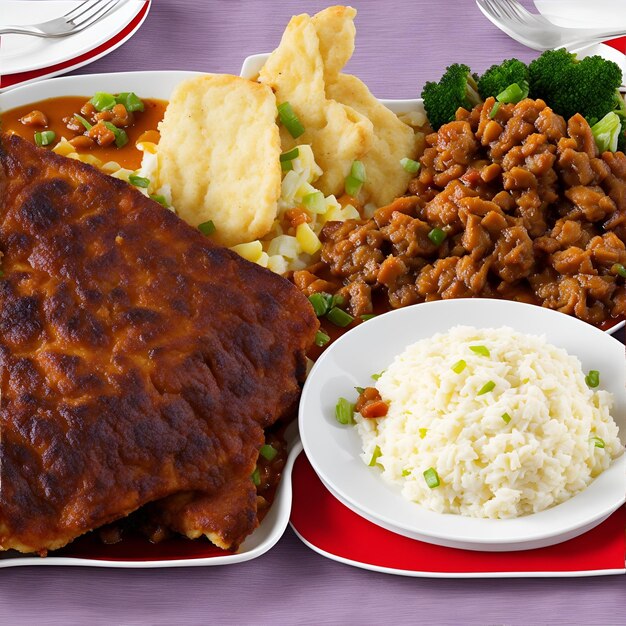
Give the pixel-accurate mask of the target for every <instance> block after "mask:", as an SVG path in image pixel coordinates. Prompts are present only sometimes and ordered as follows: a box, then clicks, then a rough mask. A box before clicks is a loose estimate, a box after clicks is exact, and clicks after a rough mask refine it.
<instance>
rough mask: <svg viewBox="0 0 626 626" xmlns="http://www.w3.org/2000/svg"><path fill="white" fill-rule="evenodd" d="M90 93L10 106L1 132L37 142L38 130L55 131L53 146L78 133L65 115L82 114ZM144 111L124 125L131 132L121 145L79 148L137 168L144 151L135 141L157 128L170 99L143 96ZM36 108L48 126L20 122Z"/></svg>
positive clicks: (122, 164)
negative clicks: (66, 123)
mask: <svg viewBox="0 0 626 626" xmlns="http://www.w3.org/2000/svg"><path fill="white" fill-rule="evenodd" d="M138 95H139V97H141V94H138ZM90 97H91V96H63V97H60V98H50V99H48V100H40V101H38V102H31V103H30V104H26V105H23V106H19V107H16V108H15V109H10V110H8V111H4V112H3V113H2V131H3V132H13V133H17V134H18V135H20V136H21V137H24V139H28V140H29V141H32V142H33V143H34V141H35V139H34V135H35V131H38V130H52V131H54V132H55V134H56V138H55V140H54V141H53V142H52V144H51V146H50V147H51V148H52V147H54V146H55V145H56V144H57V143H58V142H59V141H60V139H61V137H65V138H66V139H67V140H70V139H72V138H73V137H75V136H76V133H75V132H74V131H72V130H69V129H68V128H67V126H66V125H65V123H64V122H63V118H66V117H71V116H73V115H74V114H75V113H79V114H80V109H81V107H82V106H83V105H84V104H85V102H87V100H89V98H90ZM142 100H143V103H144V110H143V111H141V112H139V111H138V112H136V113H134V122H133V124H132V125H131V126H128V127H126V128H124V130H125V131H126V133H127V134H128V139H129V141H128V143H127V144H126V145H125V146H123V147H122V148H117V147H116V146H115V145H112V146H106V147H102V146H94V147H93V148H91V149H90V150H77V152H79V153H81V154H93V155H94V156H95V157H97V158H98V159H101V160H102V161H103V162H105V163H106V162H107V161H117V163H119V164H120V165H121V166H122V167H125V168H128V169H133V170H134V169H137V168H138V167H139V165H140V164H141V157H142V153H141V152H140V151H139V150H137V148H136V147H135V143H136V142H137V140H138V139H139V137H140V136H141V135H142V134H143V133H144V132H146V131H149V130H156V128H157V126H158V124H159V122H160V121H161V120H162V119H163V115H164V114H165V108H166V107H167V102H166V101H165V100H154V99H150V98H142ZM33 110H39V111H42V112H43V113H45V115H46V117H47V118H48V126H46V127H45V128H40V127H34V126H26V125H24V124H22V123H21V122H20V118H21V117H23V116H24V115H27V114H28V113H30V112H31V111H33Z"/></svg>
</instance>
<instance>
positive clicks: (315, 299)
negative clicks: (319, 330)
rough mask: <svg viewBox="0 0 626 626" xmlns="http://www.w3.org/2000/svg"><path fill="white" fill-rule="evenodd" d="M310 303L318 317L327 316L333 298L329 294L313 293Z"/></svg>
mask: <svg viewBox="0 0 626 626" xmlns="http://www.w3.org/2000/svg"><path fill="white" fill-rule="evenodd" d="M309 302H310V303H311V306H312V307H313V310H314V311H315V315H317V317H321V316H322V315H326V313H328V310H329V309H330V303H331V302H332V296H331V295H330V294H329V293H325V292H323V291H320V292H319V293H313V294H311V295H310V296H309Z"/></svg>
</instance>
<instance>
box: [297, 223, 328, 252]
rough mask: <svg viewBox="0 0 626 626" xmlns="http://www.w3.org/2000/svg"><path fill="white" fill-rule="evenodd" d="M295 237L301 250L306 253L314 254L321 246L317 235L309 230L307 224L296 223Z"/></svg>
mask: <svg viewBox="0 0 626 626" xmlns="http://www.w3.org/2000/svg"><path fill="white" fill-rule="evenodd" d="M296 239H297V240H298V243H299V244H300V247H301V248H302V250H303V251H304V252H306V253H307V254H315V253H316V252H317V251H318V250H319V249H320V248H321V247H322V243H321V242H320V240H319V237H318V236H317V235H316V234H315V233H314V232H313V231H312V230H311V227H310V226H309V225H308V224H299V225H298V228H297V229H296Z"/></svg>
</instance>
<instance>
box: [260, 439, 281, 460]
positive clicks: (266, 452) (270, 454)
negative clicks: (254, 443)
mask: <svg viewBox="0 0 626 626" xmlns="http://www.w3.org/2000/svg"><path fill="white" fill-rule="evenodd" d="M259 454H260V455H261V456H262V457H263V458H264V459H267V460H268V461H272V460H273V459H274V458H275V457H276V455H277V454H278V450H277V449H276V448H275V447H274V446H271V445H270V444H269V443H266V444H265V445H263V446H261V449H260V450H259Z"/></svg>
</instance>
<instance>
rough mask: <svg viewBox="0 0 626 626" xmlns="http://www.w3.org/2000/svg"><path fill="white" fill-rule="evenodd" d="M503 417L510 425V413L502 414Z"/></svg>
mask: <svg viewBox="0 0 626 626" xmlns="http://www.w3.org/2000/svg"><path fill="white" fill-rule="evenodd" d="M501 417H502V419H503V420H504V423H505V424H508V423H509V422H510V421H511V416H510V415H509V414H508V413H502V416H501Z"/></svg>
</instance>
